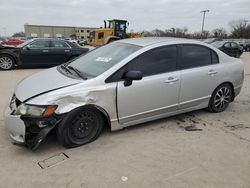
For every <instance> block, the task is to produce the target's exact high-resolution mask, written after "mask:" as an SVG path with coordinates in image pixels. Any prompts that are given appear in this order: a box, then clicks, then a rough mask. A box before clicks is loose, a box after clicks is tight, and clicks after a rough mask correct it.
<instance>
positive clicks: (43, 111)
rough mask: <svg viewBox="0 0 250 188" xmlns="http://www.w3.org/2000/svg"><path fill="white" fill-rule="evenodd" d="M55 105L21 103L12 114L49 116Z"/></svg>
mask: <svg viewBox="0 0 250 188" xmlns="http://www.w3.org/2000/svg"><path fill="white" fill-rule="evenodd" d="M56 108H57V106H52V105H50V106H34V105H28V104H21V105H20V106H18V107H17V109H16V110H15V111H14V115H26V116H44V117H46V116H50V115H52V114H53V113H54V112H55V110H56Z"/></svg>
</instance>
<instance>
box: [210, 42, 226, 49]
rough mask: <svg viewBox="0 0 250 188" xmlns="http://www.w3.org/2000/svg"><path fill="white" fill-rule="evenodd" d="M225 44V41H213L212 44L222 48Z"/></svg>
mask: <svg viewBox="0 0 250 188" xmlns="http://www.w3.org/2000/svg"><path fill="white" fill-rule="evenodd" d="M224 44H225V41H216V42H213V43H212V44H211V45H212V46H214V47H216V48H220V47H222V46H223V45H224Z"/></svg>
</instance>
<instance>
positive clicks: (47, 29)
mask: <svg viewBox="0 0 250 188" xmlns="http://www.w3.org/2000/svg"><path fill="white" fill-rule="evenodd" d="M96 29H97V28H93V27H71V26H48V25H28V24H25V25H24V32H25V35H26V37H38V38H49V37H53V38H54V37H56V38H73V39H78V40H80V39H89V37H90V33H91V32H92V31H94V30H96Z"/></svg>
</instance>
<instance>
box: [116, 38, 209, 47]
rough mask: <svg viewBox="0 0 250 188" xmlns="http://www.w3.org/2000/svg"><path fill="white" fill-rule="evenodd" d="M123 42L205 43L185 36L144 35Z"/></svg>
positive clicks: (146, 44)
mask: <svg viewBox="0 0 250 188" xmlns="http://www.w3.org/2000/svg"><path fill="white" fill-rule="evenodd" d="M119 42H122V43H128V44H134V45H137V46H149V45H153V44H157V43H163V42H164V43H169V44H173V43H182V42H183V43H193V44H204V43H203V42H200V41H198V40H192V39H184V38H174V37H144V38H132V39H124V40H119Z"/></svg>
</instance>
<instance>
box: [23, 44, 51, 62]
mask: <svg viewBox="0 0 250 188" xmlns="http://www.w3.org/2000/svg"><path fill="white" fill-rule="evenodd" d="M49 50H50V40H35V41H33V42H31V43H30V44H28V45H27V46H25V47H23V48H22V50H21V61H22V64H23V65H24V66H30V65H32V66H40V65H43V64H46V63H49V62H50V58H49V55H48V54H49Z"/></svg>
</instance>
